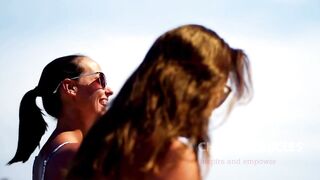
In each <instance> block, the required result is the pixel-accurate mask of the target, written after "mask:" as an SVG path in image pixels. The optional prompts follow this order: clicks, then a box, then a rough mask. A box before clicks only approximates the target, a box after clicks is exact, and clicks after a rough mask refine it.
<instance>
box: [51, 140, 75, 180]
mask: <svg viewBox="0 0 320 180" xmlns="http://www.w3.org/2000/svg"><path fill="white" fill-rule="evenodd" d="M79 146H80V144H79V143H70V144H66V145H64V146H63V147H61V148H60V149H59V150H58V151H57V152H56V153H55V154H54V156H52V158H51V159H50V160H49V162H48V165H47V168H46V172H45V179H46V180H62V179H65V176H66V174H67V171H68V169H69V166H70V165H71V162H72V160H73V158H74V156H75V154H76V153H77V151H78V148H79Z"/></svg>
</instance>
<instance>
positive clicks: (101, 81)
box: [53, 72, 107, 94]
mask: <svg viewBox="0 0 320 180" xmlns="http://www.w3.org/2000/svg"><path fill="white" fill-rule="evenodd" d="M96 74H98V75H99V77H98V80H99V84H100V85H101V87H102V88H103V89H104V88H105V87H106V86H107V81H106V76H105V75H104V74H103V72H94V73H89V74H81V75H80V76H76V77H72V78H69V79H72V80H74V79H79V78H81V77H86V76H92V75H96ZM61 82H62V81H61ZM61 82H60V83H59V84H58V86H57V88H56V89H55V90H54V91H53V94H55V93H56V92H57V91H58V89H59V87H60V85H61Z"/></svg>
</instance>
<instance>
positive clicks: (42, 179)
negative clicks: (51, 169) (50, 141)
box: [41, 142, 72, 180]
mask: <svg viewBox="0 0 320 180" xmlns="http://www.w3.org/2000/svg"><path fill="white" fill-rule="evenodd" d="M71 143H72V142H64V143H62V144H60V145H59V146H58V147H56V148H55V149H54V150H53V151H52V152H51V153H50V154H49V156H48V157H47V159H45V160H44V161H43V167H42V174H41V180H44V175H45V172H46V166H47V164H48V161H49V160H50V159H51V158H52V156H53V155H54V154H55V153H56V152H57V151H58V150H59V149H60V148H61V147H62V146H64V145H66V144H71Z"/></svg>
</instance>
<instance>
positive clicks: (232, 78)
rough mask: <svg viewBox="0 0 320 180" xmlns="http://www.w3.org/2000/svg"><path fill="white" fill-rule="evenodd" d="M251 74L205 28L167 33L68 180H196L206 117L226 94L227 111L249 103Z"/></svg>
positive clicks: (95, 130) (240, 57)
mask: <svg viewBox="0 0 320 180" xmlns="http://www.w3.org/2000/svg"><path fill="white" fill-rule="evenodd" d="M249 70H250V69H249V61H248V59H247V58H246V55H245V53H244V52H243V51H242V50H240V49H234V48H231V47H230V46H229V45H228V44H227V43H226V42H225V41H224V40H223V39H222V38H220V37H219V36H218V35H217V34H216V33H215V32H213V31H212V30H210V29H207V28H205V27H203V26H200V25H185V26H181V27H178V28H176V29H173V30H171V31H168V32H166V33H165V34H163V35H162V36H160V37H159V38H158V39H157V40H156V42H155V43H154V44H153V46H152V47H151V49H150V50H149V52H148V53H147V55H146V57H145V59H144V60H143V62H142V63H141V64H140V66H139V67H138V68H137V69H136V71H135V72H134V73H133V74H132V75H131V77H130V78H129V79H128V80H127V82H126V83H125V84H124V86H123V87H122V89H121V90H120V92H119V94H118V95H117V97H116V98H115V99H114V101H113V103H112V105H111V107H110V109H109V110H108V112H107V113H106V114H105V115H104V116H103V117H102V118H101V119H100V120H99V121H98V122H97V123H96V124H95V125H94V126H93V127H92V129H90V131H89V132H88V135H87V136H86V137H85V139H84V141H83V142H82V145H81V147H80V149H79V151H78V153H77V155H76V158H75V161H74V164H73V166H72V168H71V170H70V172H69V175H68V178H67V179H86V180H87V179H121V180H125V179H130V180H135V179H137V180H140V179H157V180H171V179H172V180H173V179H174V180H179V179H181V180H198V179H201V173H200V165H199V164H198V161H197V151H198V148H197V147H198V145H199V144H203V142H208V141H209V135H208V123H209V116H210V114H211V112H212V111H214V110H215V109H216V108H218V107H219V106H220V105H221V104H222V103H223V101H224V100H225V99H226V97H227V96H228V94H229V93H230V91H231V90H232V93H231V94H230V95H232V97H231V99H230V104H229V105H230V107H231V106H232V105H234V103H235V102H238V101H239V100H245V99H246V98H249V97H250V89H251V81H250V79H251V78H250V71H249ZM203 150H207V149H202V151H203ZM205 154H206V155H209V152H207V153H205ZM206 157H207V158H209V156H206Z"/></svg>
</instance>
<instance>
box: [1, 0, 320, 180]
mask: <svg viewBox="0 0 320 180" xmlns="http://www.w3.org/2000/svg"><path fill="white" fill-rule="evenodd" d="M186 23H197V24H202V25H205V26H207V27H209V28H211V29H213V30H215V31H216V32H217V33H218V34H219V35H221V36H222V37H223V38H224V39H225V40H226V41H227V42H228V43H229V44H230V45H231V46H233V47H238V48H242V49H244V50H245V52H247V54H248V56H249V58H250V60H251V62H252V70H253V80H254V88H255V95H254V98H253V100H252V102H251V103H250V104H249V105H247V106H242V107H236V109H235V110H234V111H233V113H232V114H231V115H230V118H229V120H228V121H227V123H226V124H224V125H223V126H222V127H221V128H219V129H217V130H213V129H212V128H211V134H212V155H213V156H212V158H211V160H212V167H211V169H210V171H209V174H208V176H207V179H213V180H214V179H220V180H221V179H225V180H242V179H243V180H251V179H252V180H254V179H260V180H267V179H268V180H269V179H275V180H278V179H279V180H280V179H281V180H282V179H289V178H290V179H292V180H301V179H309V180H318V179H319V178H320V175H319V173H318V167H319V165H320V155H319V153H320V145H319V143H318V142H319V141H318V139H319V138H320V132H319V130H318V129H319V128H320V113H319V108H320V101H319V100H320V95H319V93H317V92H319V91H320V85H319V83H317V82H318V81H317V78H318V77H320V73H319V68H320V58H319V57H320V43H319V42H320V35H319V32H320V1H318V0H268V1H254V0H244V1H239V0H233V1H232V0H225V1H218V0H199V1H190V0H176V1H174V0H172V1H169V0H161V1H156V2H155V1H151V0H143V1H142V0H140V1H135V2H134V1H129V0H126V1H124V0H119V1H102V0H101V1H94V0H93V1H83V0H58V1H54V2H53V1H44V0H42V1H40V0H31V1H24V2H21V1H17V0H11V1H1V2H0V49H1V53H0V66H1V67H2V70H1V71H0V82H1V90H0V92H1V93H0V100H1V102H2V105H1V111H0V119H1V121H0V133H1V134H0V145H1V148H2V150H1V151H0V179H1V178H8V179H13V180H16V179H17V180H20V179H21V180H22V179H31V167H32V160H33V158H34V155H35V154H36V153H37V152H35V153H34V154H33V155H32V157H31V158H30V160H29V161H28V163H26V164H21V163H19V164H14V165H12V166H5V163H6V162H7V161H8V160H9V159H10V158H11V157H12V156H13V155H14V151H15V150H16V145H17V136H18V108H19V102H20V100H21V97H22V96H23V94H24V93H25V92H26V91H28V90H30V89H31V88H34V87H35V86H36V84H37V82H38V80H39V78H40V74H41V71H42V69H43V67H44V66H45V65H46V64H47V63H49V62H50V61H51V60H53V59H55V58H57V57H60V56H64V55H68V54H74V53H82V54H86V55H89V56H90V57H92V58H93V59H95V60H96V61H97V62H98V63H100V64H101V66H102V68H103V70H104V71H105V72H106V75H107V77H108V83H109V84H110V86H111V88H113V89H114V91H115V93H117V91H118V90H119V89H120V88H121V85H122V84H123V82H124V81H125V79H126V78H127V77H128V76H129V75H130V73H131V72H132V71H133V70H134V69H135V67H136V66H137V65H138V64H139V63H140V62H141V60H142V59H143V57H144V55H145V54H146V52H147V51H148V49H149V47H150V45H151V44H152V43H153V41H154V40H155V39H156V38H157V37H158V36H159V35H160V34H162V33H163V32H165V31H167V30H169V29H171V28H173V27H176V26H178V25H182V24H186ZM47 119H48V121H49V123H50V125H51V126H50V127H51V128H50V130H52V127H53V126H54V121H52V120H51V119H49V118H47ZM212 120H214V121H219V120H218V119H215V118H213V119H212ZM47 136H48V134H46V136H45V137H44V138H43V140H42V144H43V141H45V138H46V137H47ZM215 160H222V161H224V162H225V164H224V165H222V164H217V163H215ZM228 160H240V164H227V162H228ZM245 160H274V161H275V164H273V165H265V164H264V165H261V164H260V165H256V166H253V165H248V164H245V163H244V161H245Z"/></svg>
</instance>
